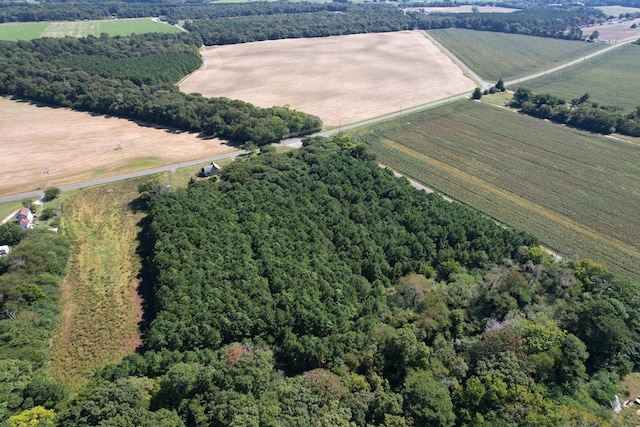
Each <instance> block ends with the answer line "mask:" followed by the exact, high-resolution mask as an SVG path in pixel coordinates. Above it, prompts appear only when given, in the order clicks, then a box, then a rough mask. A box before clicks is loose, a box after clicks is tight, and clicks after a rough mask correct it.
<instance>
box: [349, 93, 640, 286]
mask: <svg viewBox="0 0 640 427" xmlns="http://www.w3.org/2000/svg"><path fill="white" fill-rule="evenodd" d="M407 123H411V124H410V125H407ZM354 137H355V138H358V139H359V140H362V141H365V142H366V143H367V144H368V145H369V146H370V147H371V150H372V151H373V152H374V153H375V154H376V155H377V156H378V159H379V161H380V162H382V163H384V164H386V165H388V166H390V167H392V168H394V169H396V170H399V171H401V172H403V173H405V174H407V175H408V176H410V177H412V178H414V179H416V180H418V181H420V182H422V183H425V184H426V185H429V186H432V187H434V188H435V189H437V190H438V191H440V192H442V193H444V194H447V195H449V196H451V197H453V198H455V199H457V200H459V201H461V202H462V203H465V204H468V205H470V206H473V207H475V208H477V209H479V210H481V211H483V212H485V213H486V214H487V215H489V216H491V217H493V218H495V219H497V220H498V221H500V222H502V223H505V224H507V225H509V226H513V227H517V228H521V229H524V230H526V231H529V232H531V233H533V234H535V235H536V236H538V237H539V238H540V240H541V241H542V242H544V243H545V244H547V245H549V246H550V247H552V248H554V249H556V250H558V251H560V252H561V253H563V254H565V255H568V256H575V257H580V258H585V257H586V258H593V259H595V260H597V261H599V262H603V263H605V264H607V265H608V266H610V267H611V269H612V270H615V271H618V272H621V273H624V274H626V275H629V276H632V277H636V278H637V277H638V271H637V268H636V266H637V265H638V262H639V261H640V248H639V247H638V242H640V212H639V211H638V209H637V202H636V201H637V197H638V194H640V183H639V182H638V180H637V179H636V171H637V164H638V161H639V160H640V150H639V149H638V146H636V145H633V144H629V143H626V142H621V141H617V140H615V139H611V138H604V137H601V136H597V135H592V134H588V133H585V132H581V131H576V130H573V129H570V128H567V127H562V126H558V125H553V124H551V123H548V122H544V121H542V120H537V119H533V118H530V117H526V116H522V115H518V114H515V113H513V112H510V111H508V110H505V109H500V108H496V107H492V106H489V105H486V104H483V103H472V102H462V103H456V104H453V105H450V106H446V107H443V108H439V109H436V110H430V111H426V112H422V113H417V114H414V115H412V116H405V117H403V119H402V120H396V121H389V122H385V123H383V124H380V125H377V126H371V127H368V128H366V129H362V130H358V131H355V132H354Z"/></svg>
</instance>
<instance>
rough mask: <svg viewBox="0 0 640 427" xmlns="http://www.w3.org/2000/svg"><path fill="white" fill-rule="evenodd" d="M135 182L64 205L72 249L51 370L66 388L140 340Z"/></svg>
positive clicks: (83, 195)
mask: <svg viewBox="0 0 640 427" xmlns="http://www.w3.org/2000/svg"><path fill="white" fill-rule="evenodd" d="M139 181H140V180H131V181H123V182H120V183H117V184H112V185H107V186H100V187H94V188H90V189H86V190H83V191H81V192H79V193H78V194H77V195H76V196H75V197H73V198H71V199H69V200H66V201H65V203H64V204H63V207H62V220H61V230H62V231H63V232H65V233H66V234H67V235H68V236H69V237H70V238H71V240H72V243H73V251H72V255H71V258H70V260H69V265H68V273H67V276H66V278H65V280H64V282H63V285H62V292H61V294H62V310H61V315H60V318H59V321H58V325H57V327H56V330H55V331H54V334H53V338H52V342H51V348H50V362H49V372H50V374H51V376H52V377H53V378H54V379H55V380H56V381H59V382H62V383H64V384H67V385H68V386H70V387H71V388H72V389H76V390H77V389H79V388H80V387H81V386H82V385H83V384H85V383H86V382H87V381H88V378H89V375H90V374H91V373H93V372H95V371H96V370H97V369H100V368H102V367H104V366H106V365H107V364H110V363H117V362H118V361H120V360H121V359H122V357H124V356H125V355H127V354H129V353H131V352H133V351H134V350H135V349H136V348H137V347H138V346H139V344H140V333H139V330H138V323H139V322H140V320H141V308H140V301H139V298H138V293H137V287H138V278H137V277H138V274H139V271H140V261H139V259H138V257H137V255H136V248H137V244H138V243H137V237H138V236H137V234H138V232H139V227H138V222H139V221H140V219H141V217H142V214H141V213H136V212H134V211H133V210H131V209H130V203H131V201H132V200H134V199H135V198H136V197H137V195H138V192H137V188H138V183H139Z"/></svg>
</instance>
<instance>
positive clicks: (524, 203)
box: [382, 138, 640, 257]
mask: <svg viewBox="0 0 640 427" xmlns="http://www.w3.org/2000/svg"><path fill="white" fill-rule="evenodd" d="M382 140H383V143H384V144H385V145H387V146H389V147H392V148H394V149H397V150H399V151H401V152H404V153H406V154H408V155H410V156H413V157H416V158H418V159H420V160H421V161H423V162H424V163H425V164H430V165H432V166H434V167H437V168H440V169H441V170H444V171H447V172H448V173H450V174H452V175H454V176H458V177H461V178H462V179H461V180H462V181H463V182H471V183H474V184H475V185H477V186H478V187H479V188H484V189H485V190H486V191H488V192H489V193H492V194H494V195H496V196H498V197H503V198H504V199H506V200H509V201H510V202H511V203H513V204H515V205H518V206H520V207H521V208H524V209H527V210H529V211H530V212H536V213H537V214H539V215H540V216H542V217H543V218H544V220H545V221H548V222H556V223H559V224H562V225H564V226H565V227H567V228H570V229H574V230H576V231H577V232H579V233H581V234H582V235H584V236H586V237H589V238H592V239H593V240H595V241H598V242H604V243H606V244H607V245H609V246H612V247H615V248H617V249H619V250H621V251H625V252H627V253H629V254H633V256H635V257H640V250H639V249H637V248H635V247H633V246H631V245H629V244H627V243H624V242H622V241H620V240H618V239H616V238H614V237H610V236H604V235H602V234H601V233H599V232H597V231H596V230H594V229H592V228H590V227H587V226H585V225H584V224H580V223H576V222H574V221H572V220H571V219H569V218H567V217H566V216H564V215H562V214H560V213H555V212H554V211H551V210H549V209H547V208H545V207H543V206H540V205H538V204H536V203H533V202H530V201H528V200H527V199H525V198H523V197H522V196H519V195H517V194H515V193H512V192H510V191H507V190H505V189H502V188H498V187H496V186H495V185H493V184H490V183H488V182H486V181H484V180H483V179H481V178H479V177H477V176H474V175H471V174H469V173H467V172H465V171H463V170H461V169H458V168H456V167H455V166H452V165H449V164H446V163H444V162H441V161H440V160H437V159H434V158H432V157H430V156H428V155H426V154H423V153H420V152H417V151H415V150H412V149H411V148H409V147H406V146H404V145H402V144H399V143H397V142H395V141H391V140H389V139H387V138H382ZM438 192H440V190H438ZM461 203H463V202H461ZM478 210H479V209H478ZM481 212H482V211H481ZM483 213H484V214H485V215H486V213H485V212H483ZM492 218H493V217H492Z"/></svg>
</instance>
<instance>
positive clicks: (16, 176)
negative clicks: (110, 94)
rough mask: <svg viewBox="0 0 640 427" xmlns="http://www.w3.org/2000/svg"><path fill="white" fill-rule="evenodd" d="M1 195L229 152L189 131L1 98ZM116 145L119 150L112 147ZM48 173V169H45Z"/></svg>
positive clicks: (216, 142)
mask: <svg viewBox="0 0 640 427" xmlns="http://www.w3.org/2000/svg"><path fill="white" fill-rule="evenodd" d="M0 129H2V144H1V145H0V153H2V155H0V195H8V194H15V193H19V192H24V191H33V190H36V189H38V188H41V187H44V186H46V185H53V186H62V185H67V184H71V183H77V182H83V181H89V180H95V179H99V178H105V177H109V176H116V175H122V174H126V173H129V172H133V171H136V170H144V169H151V168H155V167H159V166H164V165H171V164H174V163H177V162H181V161H187V160H195V159H199V158H203V157H210V156H215V155H217V154H223V153H226V152H231V151H233V150H234V148H233V147H230V146H227V145H225V144H224V143H223V142H222V141H219V140H215V139H201V138H198V136H197V135H196V134H193V133H171V132H168V131H166V130H164V129H156V128H152V127H144V126H140V125H138V124H136V123H134V122H131V121H128V120H124V119H118V118H113V117H104V116H92V115H90V114H87V113H81V112H77V111H72V110H68V109H64V108H48V107H37V106H35V105H32V104H29V103H25V102H17V101H12V100H9V99H7V98H0ZM118 145H120V147H121V148H122V149H117V148H118ZM47 171H48V173H47Z"/></svg>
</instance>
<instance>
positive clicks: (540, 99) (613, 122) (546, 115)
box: [511, 88, 640, 136]
mask: <svg viewBox="0 0 640 427" xmlns="http://www.w3.org/2000/svg"><path fill="white" fill-rule="evenodd" d="M511 105H512V106H513V107H516V108H519V109H520V111H522V112H523V113H526V114H529V115H531V116H534V117H539V118H542V119H548V120H551V121H553V122H556V123H561V124H567V125H570V126H573V127H576V128H579V129H584V130H588V131H591V132H597V133H602V134H605V135H608V134H610V133H613V132H617V133H620V134H623V135H630V136H640V106H639V107H637V108H636V110H635V111H632V112H625V111H623V110H622V109H621V108H619V107H615V106H611V105H600V104H598V103H595V102H589V94H588V93H585V94H584V95H582V96H580V97H578V98H574V99H572V100H571V101H570V102H567V101H566V100H564V99H561V98H558V97H557V96H554V95H551V94H541V95H535V94H533V93H532V92H531V91H530V90H528V89H525V88H520V89H518V90H517V91H516V93H515V94H514V95H513V99H512V101H511Z"/></svg>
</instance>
